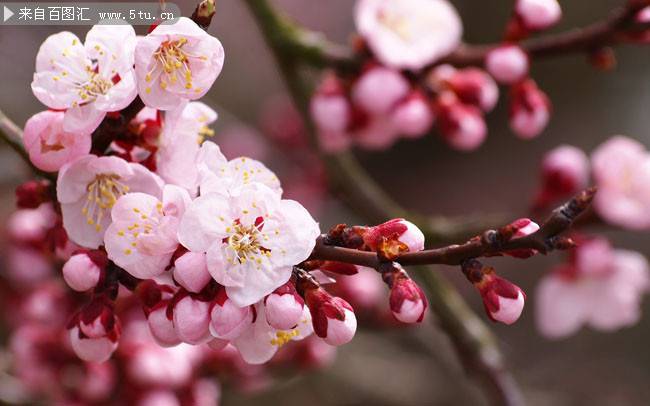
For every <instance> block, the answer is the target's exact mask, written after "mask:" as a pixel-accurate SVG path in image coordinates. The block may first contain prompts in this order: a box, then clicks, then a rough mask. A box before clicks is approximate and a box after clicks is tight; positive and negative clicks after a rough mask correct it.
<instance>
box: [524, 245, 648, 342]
mask: <svg viewBox="0 0 650 406" xmlns="http://www.w3.org/2000/svg"><path fill="white" fill-rule="evenodd" d="M649 288H650V273H649V268H648V262H647V261H646V259H645V258H644V257H643V256H642V255H641V254H639V253H637V252H633V251H627V250H613V249H612V248H611V246H610V245H609V244H608V242H607V241H606V240H604V239H592V240H587V241H585V242H583V243H582V244H581V245H580V246H579V247H578V249H577V250H576V260H575V261H574V262H573V263H570V264H565V265H561V266H559V267H557V268H555V269H554V270H553V271H552V272H551V273H549V274H548V275H546V276H545V277H544V278H543V279H542V281H541V282H540V284H539V286H538V287H537V295H536V305H537V309H536V315H537V327H538V328H539V330H540V332H541V333H542V334H544V335H545V336H547V337H549V338H561V337H566V336H568V335H571V334H573V333H575V332H576V331H578V329H580V327H581V326H583V325H588V326H590V327H593V328H594V329H597V330H603V331H613V330H617V329H620V328H623V327H628V326H632V325H634V324H636V323H637V322H638V321H639V318H640V317H641V300H642V296H643V294H644V293H646V292H647V291H648V289H649Z"/></svg>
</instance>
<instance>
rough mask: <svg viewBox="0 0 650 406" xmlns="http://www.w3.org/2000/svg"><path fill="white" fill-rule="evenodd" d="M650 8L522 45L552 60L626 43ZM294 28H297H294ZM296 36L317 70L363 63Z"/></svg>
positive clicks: (465, 51)
mask: <svg viewBox="0 0 650 406" xmlns="http://www.w3.org/2000/svg"><path fill="white" fill-rule="evenodd" d="M648 5H650V3H649V2H648V1H646V0H628V1H627V2H626V4H625V5H623V6H620V7H618V8H616V9H615V10H613V11H612V12H611V13H610V14H609V16H608V17H606V18H605V19H603V20H601V21H598V22H595V23H593V24H591V25H588V26H586V27H583V28H578V29H572V30H569V31H566V32H562V33H559V34H550V35H546V36H542V37H538V38H533V39H530V40H527V41H523V42H521V43H520V45H521V46H522V48H523V49H524V50H525V51H526V52H527V53H528V54H529V55H530V56H531V58H533V59H534V58H535V57H550V56H557V55H564V54H569V53H576V52H590V51H593V50H596V49H599V48H602V47H606V46H611V45H617V44H619V43H621V42H625V41H626V40H627V34H631V33H634V32H637V31H639V30H640V29H644V28H650V27H647V24H638V23H635V22H634V16H635V15H636V13H637V12H638V11H639V10H641V9H642V8H644V7H646V6H648ZM292 27H295V26H292ZM293 32H294V33H295V35H290V36H284V37H283V38H282V40H283V43H284V44H285V47H286V49H287V52H289V53H291V54H293V55H294V57H295V59H296V60H298V61H300V62H302V63H305V64H307V65H311V66H313V67H317V68H323V67H330V68H334V69H337V70H339V71H344V72H345V71H355V70H358V69H359V68H360V66H361V64H362V63H363V61H364V58H363V57H362V55H359V54H355V53H354V52H353V51H352V50H351V49H346V48H345V47H342V46H341V45H336V44H332V43H330V42H328V41H327V40H326V39H325V38H323V37H322V36H321V35H319V34H316V33H311V32H309V31H308V30H305V29H303V28H300V29H298V28H294V29H293ZM499 45H501V44H500V43H495V44H486V45H469V44H463V45H461V46H460V47H459V48H458V49H456V50H455V51H454V52H453V53H451V54H450V55H448V56H447V57H446V58H443V59H442V60H440V61H436V62H435V65H439V64H442V63H449V64H452V65H457V66H464V65H481V64H483V61H484V59H485V56H486V55H487V53H488V52H489V51H490V50H491V49H494V48H496V47H497V46H499Z"/></svg>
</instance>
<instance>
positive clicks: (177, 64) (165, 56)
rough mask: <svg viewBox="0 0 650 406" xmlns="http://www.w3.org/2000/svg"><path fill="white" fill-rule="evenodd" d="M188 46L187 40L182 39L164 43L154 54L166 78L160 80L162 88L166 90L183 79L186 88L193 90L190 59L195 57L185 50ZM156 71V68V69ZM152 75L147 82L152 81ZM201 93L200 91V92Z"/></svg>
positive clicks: (149, 75)
mask: <svg viewBox="0 0 650 406" xmlns="http://www.w3.org/2000/svg"><path fill="white" fill-rule="evenodd" d="M185 44H187V38H180V39H178V40H176V41H165V42H163V43H162V44H161V45H160V47H159V48H158V50H157V51H156V52H155V53H154V54H153V56H154V58H155V59H156V60H157V61H158V64H157V66H160V67H162V70H163V74H164V77H163V78H161V79H160V87H161V88H162V89H163V90H165V89H166V88H167V86H168V85H169V84H172V85H173V84H176V82H178V80H179V76H180V78H181V79H183V80H185V88H186V89H191V88H192V71H191V70H190V65H189V62H190V57H191V56H193V55H191V54H189V53H188V52H187V51H185V50H184V49H183V47H184V46H185ZM154 69H155V67H154ZM151 73H152V72H149V73H148V74H147V76H146V77H145V80H146V81H147V82H149V81H151ZM199 91H200V90H199Z"/></svg>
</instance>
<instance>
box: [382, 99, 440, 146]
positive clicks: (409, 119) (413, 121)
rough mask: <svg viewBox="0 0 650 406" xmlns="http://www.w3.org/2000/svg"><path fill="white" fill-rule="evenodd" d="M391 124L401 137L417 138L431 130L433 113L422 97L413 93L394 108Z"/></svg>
mask: <svg viewBox="0 0 650 406" xmlns="http://www.w3.org/2000/svg"><path fill="white" fill-rule="evenodd" d="M391 123H392V125H393V126H394V127H395V129H396V130H397V131H398V132H399V133H400V134H401V135H402V136H404V137H406V138H418V137H421V136H423V135H424V134H426V133H427V132H428V131H429V129H430V128H431V125H432V124H433V112H432V111H431V107H430V106H429V103H428V101H427V100H426V98H425V97H424V95H422V93H420V92H417V91H413V92H411V94H410V95H408V96H407V97H406V98H405V99H404V100H402V101H401V102H400V103H399V104H398V105H397V106H396V107H395V109H394V110H393V112H392V114H391Z"/></svg>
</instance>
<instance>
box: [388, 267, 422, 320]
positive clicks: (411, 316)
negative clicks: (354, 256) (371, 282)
mask: <svg viewBox="0 0 650 406" xmlns="http://www.w3.org/2000/svg"><path fill="white" fill-rule="evenodd" d="M393 265H394V266H393V269H392V270H391V271H389V272H384V273H383V274H382V277H383V279H384V281H385V282H386V284H387V285H388V286H389V287H390V299H389V304H390V310H391V312H392V313H393V316H395V318H396V319H397V320H399V321H401V322H402V323H419V322H421V321H422V319H423V318H424V314H425V311H426V309H427V298H426V296H425V295H424V292H423V291H422V289H421V288H420V287H419V286H418V284H417V283H415V282H414V281H413V279H411V278H410V277H409V276H408V274H407V273H406V271H405V270H404V269H403V268H402V267H401V266H400V265H398V264H396V263H394V264H393Z"/></svg>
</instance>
